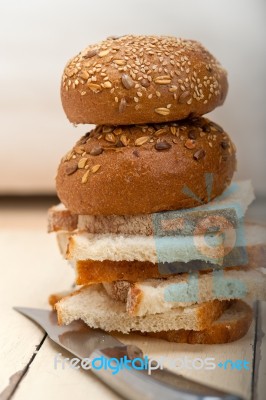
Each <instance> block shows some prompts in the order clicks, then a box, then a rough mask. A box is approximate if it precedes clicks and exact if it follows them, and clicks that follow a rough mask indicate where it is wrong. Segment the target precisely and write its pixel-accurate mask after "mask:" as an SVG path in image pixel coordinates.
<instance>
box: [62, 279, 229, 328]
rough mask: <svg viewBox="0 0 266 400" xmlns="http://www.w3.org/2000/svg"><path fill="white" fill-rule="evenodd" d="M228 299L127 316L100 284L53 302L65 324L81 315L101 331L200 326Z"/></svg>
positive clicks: (121, 305) (86, 321) (123, 305)
mask: <svg viewBox="0 0 266 400" xmlns="http://www.w3.org/2000/svg"><path fill="white" fill-rule="evenodd" d="M229 305H230V301H218V300H214V301H211V302H207V303H202V304H196V305H193V306H191V307H185V308H184V307H182V308H181V307H179V308H175V309H173V310H170V311H167V312H165V313H163V314H155V315H146V316H145V317H135V316H131V315H129V314H128V313H127V311H126V305H125V304H124V303H121V302H118V301H115V300H113V299H111V298H110V297H109V296H108V295H107V293H106V291H105V289H104V288H103V287H102V285H91V286H83V287H82V288H81V289H80V290H78V291H76V292H74V293H72V294H71V295H70V296H67V297H64V298H63V299H62V300H60V301H59V302H58V303H56V304H55V308H56V310H57V315H58V322H59V324H60V325H68V324H69V323H70V322H72V321H74V320H77V319H82V320H83V321H84V322H85V323H86V324H87V325H89V326H90V327H91V328H101V329H103V330H105V331H114V330H116V331H119V332H122V333H129V332H130V331H136V330H138V331H141V332H159V331H168V330H176V329H194V330H203V329H205V328H207V327H208V326H209V325H210V324H211V323H212V322H213V321H214V320H216V319H217V318H219V317H220V315H221V314H222V313H223V311H224V310H225V309H226V308H227V307H228V306H229Z"/></svg>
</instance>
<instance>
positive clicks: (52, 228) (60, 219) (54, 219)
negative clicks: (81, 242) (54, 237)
mask: <svg viewBox="0 0 266 400" xmlns="http://www.w3.org/2000/svg"><path fill="white" fill-rule="evenodd" d="M77 225H78V215H76V214H72V213H71V212H70V211H69V210H68V209H67V208H66V207H65V206H64V204H62V203H60V204H57V205H56V206H53V207H50V208H49V210H48V232H49V233H50V232H57V231H62V230H63V231H69V232H71V231H74V230H75V229H77Z"/></svg>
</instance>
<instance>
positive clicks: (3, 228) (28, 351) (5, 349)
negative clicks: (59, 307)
mask: <svg viewBox="0 0 266 400" xmlns="http://www.w3.org/2000/svg"><path fill="white" fill-rule="evenodd" d="M0 206H1V204H0ZM0 256H1V266H0V274H1V275H0V276H1V279H0V293H1V298H0V311H1V314H0V362H1V364H0V399H1V400H6V399H9V398H12V400H31V399H39V400H42V399H45V400H47V399H56V400H58V399H64V400H68V399H71V400H72V399H75V400H82V399H101V400H105V399H106V400H107V399H108V400H109V399H119V397H118V396H117V395H116V394H114V393H113V392H111V391H110V390H109V389H108V388H107V387H105V386H104V385H103V384H102V383H101V382H100V381H98V380H97V379H96V378H95V377H94V376H93V374H91V373H90V372H86V371H81V370H78V371H76V370H72V369H65V370H62V369H57V370H56V369H55V368H54V357H55V355H56V354H57V353H62V356H64V357H67V356H70V355H69V354H67V352H65V351H64V350H62V349H61V348H59V347H58V346H57V345H55V344H53V343H52V341H51V340H50V339H49V338H47V337H46V335H45V333H44V332H43V331H42V329H40V328H39V327H38V326H37V325H35V324H34V323H32V322H31V321H30V320H28V319H26V318H24V317H23V316H21V315H20V314H18V313H16V312H15V311H13V310H12V307H13V306H30V307H42V308H48V304H47V298H48V296H49V294H50V293H53V292H57V291H60V290H64V289H67V288H69V287H70V285H71V284H72V283H73V279H74V274H73V271H72V270H71V268H70V267H69V265H67V263H66V262H65V261H64V260H62V259H61V256H60V255H59V251H58V249H57V245H56V240H55V237H54V236H53V235H48V234H47V233H46V206H45V205H44V206H43V207H41V206H38V207H37V206H34V204H32V205H29V207H25V206H24V207H22V208H19V207H17V208H14V207H11V206H8V205H7V204H4V205H3V204H2V207H1V210H0ZM263 331H264V332H266V303H260V304H259V305H258V307H257V308H256V310H255V319H254V322H253V324H252V326H251V328H250V330H249V332H248V334H247V335H246V336H245V337H244V338H243V339H241V340H239V341H238V342H235V343H231V344H226V345H212V346H210V345H184V344H171V343H167V342H164V341H160V340H156V339H147V338H145V337H140V336H137V335H129V336H127V335H124V336H119V338H120V339H121V340H122V341H123V340H124V342H125V343H133V344H137V345H139V347H141V348H142V350H143V352H144V354H147V355H148V356H152V357H159V356H166V357H169V358H179V357H184V356H188V357H190V358H196V357H201V358H205V357H214V358H215V360H217V361H218V360H221V361H225V360H226V359H232V360H237V359H241V360H243V359H246V360H247V361H249V362H250V365H251V366H252V368H251V370H250V371H246V370H243V371H238V370H230V369H229V370H223V369H220V368H216V369H214V370H211V371H206V370H205V371H202V370H196V371H193V370H180V371H179V372H180V373H182V374H184V375H186V376H188V377H190V378H193V379H194V380H197V381H200V382H204V383H207V384H209V385H212V386H214V387H217V388H221V389H226V390H228V391H232V392H234V393H237V394H239V395H242V396H243V398H244V399H246V400H247V399H259V400H264V399H266V389H265V388H266V365H265V364H266V357H265V355H266V338H265V336H263ZM114 379H115V378H114Z"/></svg>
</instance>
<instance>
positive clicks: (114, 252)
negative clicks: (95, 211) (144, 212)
mask: <svg viewBox="0 0 266 400" xmlns="http://www.w3.org/2000/svg"><path fill="white" fill-rule="evenodd" d="M241 232H242V228H241ZM231 233H232V232H230V235H231ZM243 235H244V240H240V242H238V241H237V242H236V243H235V246H234V250H235V251H237V252H238V251H241V249H242V248H243V246H245V248H246V250H247V255H248V256H250V255H251V254H249V252H250V251H251V250H252V251H253V252H254V251H256V250H257V249H258V251H259V252H264V254H265V247H266V227H265V226H262V225H258V224H250V223H246V224H245V226H244V229H243ZM226 236H227V235H224V237H221V235H215V236H212V235H205V236H204V235H198V236H193V237H189V236H175V237H160V238H154V237H153V236H140V235H134V236H133V235H130V236H129V235H127V236H126V235H114V234H110V235H106V234H90V233H76V234H73V235H71V234H69V233H68V232H63V231H62V232H58V233H57V238H58V241H59V243H60V245H61V247H62V248H63V253H64V254H65V257H66V258H67V259H69V260H72V261H79V260H97V261H104V260H111V261H123V260H125V261H135V260H137V261H141V262H145V261H149V262H151V263H153V264H157V263H158V262H160V263H167V262H168V263H174V262H185V263H188V262H189V261H193V260H202V261H204V262H206V261H207V262H209V263H212V264H219V265H222V264H223V262H224V260H225V257H226V255H227V253H228V251H229V249H230V245H228V244H227V243H228V241H227V237H226ZM207 237H209V240H212V243H214V242H215V243H216V244H217V246H214V247H213V246H211V247H210V248H211V257H210V256H209V254H208V249H209V248H207V252H206V250H205V247H204V246H205V244H206V242H207V241H206V238H207ZM66 243H68V244H67V246H66ZM216 257H217V258H216ZM233 261H235V262H236V263H235V264H231V265H226V266H233V265H238V264H239V263H238V259H236V260H233ZM264 266H265V265H264ZM183 271H184V270H183ZM183 271H180V272H183Z"/></svg>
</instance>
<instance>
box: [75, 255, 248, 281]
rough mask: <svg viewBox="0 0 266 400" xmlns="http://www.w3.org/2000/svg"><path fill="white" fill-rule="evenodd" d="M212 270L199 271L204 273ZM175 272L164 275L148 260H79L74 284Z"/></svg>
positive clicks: (158, 275)
mask: <svg viewBox="0 0 266 400" xmlns="http://www.w3.org/2000/svg"><path fill="white" fill-rule="evenodd" d="M248 268H249V266H241V267H228V268H226V269H227V270H230V269H241V270H243V269H248ZM210 271H212V270H210V269H208V270H203V271H199V273H200V274H205V273H207V272H210ZM173 275H176V274H167V275H165V276H163V275H162V273H161V272H160V267H159V265H158V264H153V263H151V262H149V261H137V260H135V261H110V260H104V261H97V260H80V261H77V262H76V284H77V285H91V284H95V283H102V282H106V283H108V282H114V281H119V280H123V281H128V282H132V283H134V282H139V281H144V280H145V279H161V278H163V277H167V278H168V277H170V276H173Z"/></svg>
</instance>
